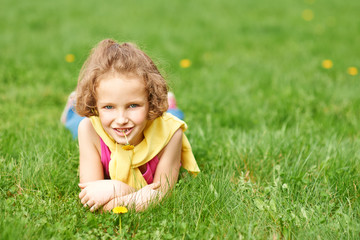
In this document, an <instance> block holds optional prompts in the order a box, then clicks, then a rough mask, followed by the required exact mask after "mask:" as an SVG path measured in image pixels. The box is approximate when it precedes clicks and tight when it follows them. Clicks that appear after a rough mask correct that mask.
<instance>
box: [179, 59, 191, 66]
mask: <svg viewBox="0 0 360 240" xmlns="http://www.w3.org/2000/svg"><path fill="white" fill-rule="evenodd" d="M190 66H191V61H190V60H189V59H182V60H181V61H180V67H182V68H188V67H190Z"/></svg>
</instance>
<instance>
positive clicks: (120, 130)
mask: <svg viewBox="0 0 360 240" xmlns="http://www.w3.org/2000/svg"><path fill="white" fill-rule="evenodd" d="M114 129H115V131H116V132H117V133H119V134H120V135H123V136H126V135H129V134H130V132H131V130H132V128H114Z"/></svg>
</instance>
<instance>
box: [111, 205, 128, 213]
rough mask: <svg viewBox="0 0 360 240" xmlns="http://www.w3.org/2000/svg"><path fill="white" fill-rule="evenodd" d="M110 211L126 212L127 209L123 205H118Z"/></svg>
mask: <svg viewBox="0 0 360 240" xmlns="http://www.w3.org/2000/svg"><path fill="white" fill-rule="evenodd" d="M112 211H113V213H116V214H121V213H127V212H128V209H127V208H126V207H124V206H118V207H114V208H113V209H112Z"/></svg>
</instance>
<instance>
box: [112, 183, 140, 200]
mask: <svg viewBox="0 0 360 240" xmlns="http://www.w3.org/2000/svg"><path fill="white" fill-rule="evenodd" d="M108 181H111V183H112V184H113V186H114V192H115V198H116V197H123V196H126V195H128V194H131V193H133V192H135V189H134V188H133V187H131V186H129V185H127V184H126V183H124V182H122V181H118V180H108Z"/></svg>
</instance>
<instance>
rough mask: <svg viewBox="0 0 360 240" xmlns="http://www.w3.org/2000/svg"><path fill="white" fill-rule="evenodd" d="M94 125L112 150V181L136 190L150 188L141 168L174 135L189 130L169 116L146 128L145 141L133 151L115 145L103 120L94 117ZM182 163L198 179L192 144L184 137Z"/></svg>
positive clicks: (92, 119)
mask: <svg viewBox="0 0 360 240" xmlns="http://www.w3.org/2000/svg"><path fill="white" fill-rule="evenodd" d="M90 120H91V123H92V125H93V127H94V129H95V131H96V132H97V134H98V135H99V136H100V137H101V139H102V140H103V141H104V143H105V144H106V145H107V146H108V147H109V149H110V151H111V155H110V158H111V160H110V163H109V174H110V177H111V179H115V180H119V181H122V182H124V183H126V184H128V185H130V186H132V187H133V188H135V189H140V188H142V187H144V186H145V185H147V183H146V181H145V179H144V177H143V176H142V174H141V172H140V170H139V169H138V167H140V166H142V165H144V164H145V163H147V162H148V161H150V160H151V159H153V158H154V157H155V156H156V155H157V154H158V153H159V152H160V151H161V150H162V149H163V148H164V147H165V146H166V145H167V144H168V143H169V141H170V139H171V137H172V136H173V134H174V133H175V132H176V130H178V129H179V128H181V129H182V130H183V131H185V130H186V129H187V125H186V123H185V122H183V121H181V120H179V119H178V118H176V117H174V116H173V115H171V114H169V113H164V114H163V115H162V116H160V117H158V118H156V119H154V120H152V121H149V122H148V124H147V126H146V127H145V129H144V139H143V141H142V142H140V143H139V144H138V145H136V146H135V148H134V149H133V150H124V149H122V146H123V145H120V144H118V143H116V142H115V140H114V139H113V138H112V137H111V136H109V135H108V134H107V133H106V132H105V130H104V128H103V127H102V125H101V122H100V119H99V117H96V116H92V117H90ZM181 164H182V167H184V168H185V169H186V170H188V171H189V172H190V173H192V174H194V175H195V176H196V175H197V174H198V173H199V172H200V169H199V167H198V165H197V163H196V160H195V157H194V155H193V153H192V150H191V146H190V143H189V141H188V139H187V137H186V136H185V134H183V138H182V151H181Z"/></svg>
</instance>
